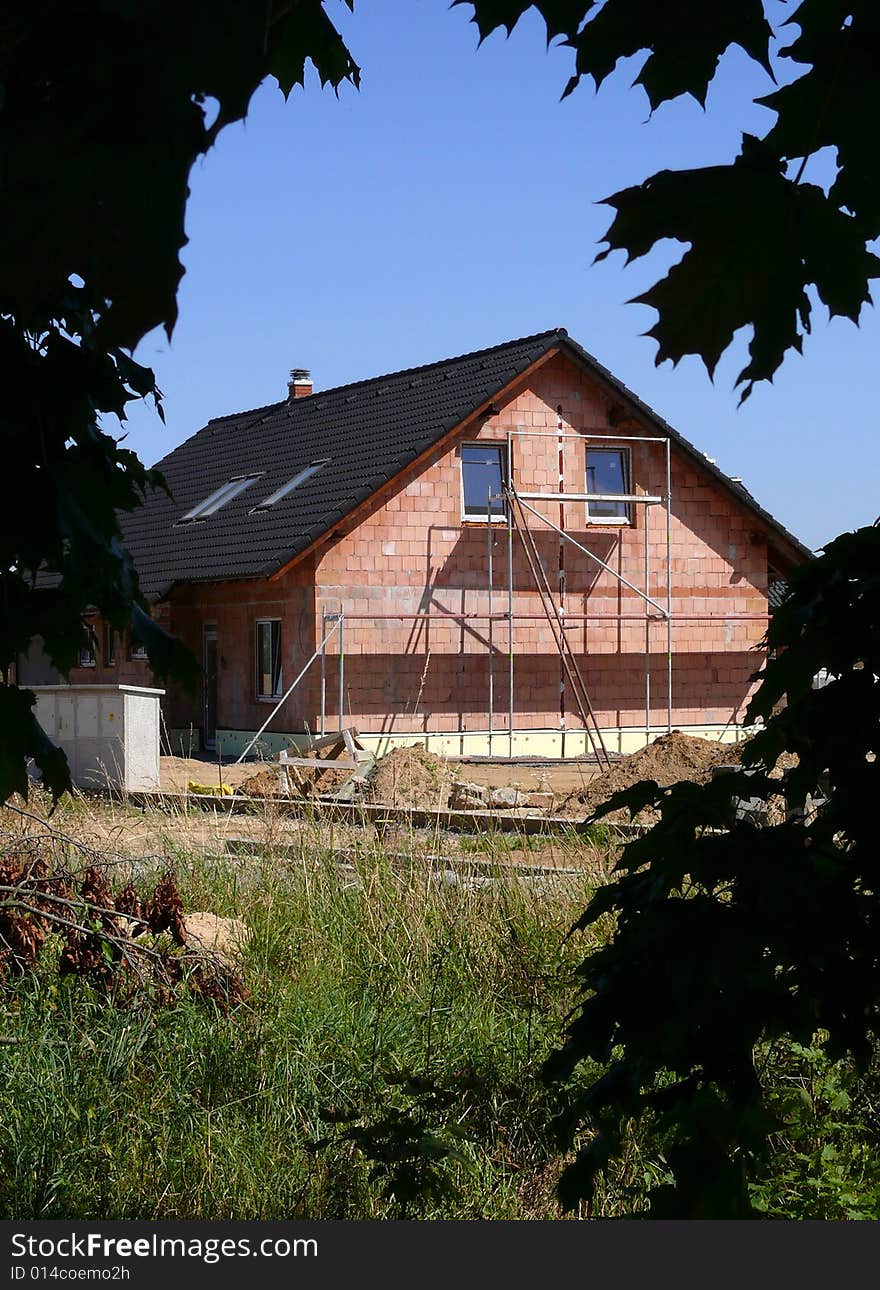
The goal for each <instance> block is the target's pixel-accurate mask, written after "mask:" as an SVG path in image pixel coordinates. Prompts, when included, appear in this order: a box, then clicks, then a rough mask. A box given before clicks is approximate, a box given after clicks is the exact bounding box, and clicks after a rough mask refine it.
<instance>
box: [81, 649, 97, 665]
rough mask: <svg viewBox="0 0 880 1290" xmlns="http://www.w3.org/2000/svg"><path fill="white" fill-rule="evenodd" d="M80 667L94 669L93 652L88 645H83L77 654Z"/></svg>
mask: <svg viewBox="0 0 880 1290" xmlns="http://www.w3.org/2000/svg"><path fill="white" fill-rule="evenodd" d="M79 665H80V667H95V665H96V664H95V652H94V650H93V649H92V647H91V646H90V645H84V646H83V647H82V649H81V650H80V652H79Z"/></svg>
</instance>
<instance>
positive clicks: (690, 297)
mask: <svg viewBox="0 0 880 1290" xmlns="http://www.w3.org/2000/svg"><path fill="white" fill-rule="evenodd" d="M607 201H608V205H610V206H613V207H614V208H615V210H616V212H617V214H616V215H615V218H614V220H613V222H612V224H611V227H610V228H609V230H608V233H607V234H606V240H607V242H608V247H607V249H606V250H604V251H602V252H600V254H599V255H598V256H597V259H599V260H601V259H604V258H605V256H607V255H609V254H610V253H611V252H612V251H616V250H623V251H625V252H626V253H627V258H628V259H629V260H632V259H637V258H639V257H640V256H642V255H645V254H647V252H648V251H649V250H651V249H652V248H653V247H654V246H655V245H656V244H657V243H658V242H660V241H662V240H663V239H664V238H674V239H675V240H676V241H679V242H688V243H690V248H689V249H688V250H687V251H686V252H685V254H684V256H683V257H682V259H681V260H680V261H679V263H678V264H676V265H674V266H673V267H672V268H671V269H670V270H669V272H668V273H667V275H666V277H665V278H663V279H661V281H660V282H658V283H657V284H655V285H654V286H653V287H650V288H649V289H648V290H647V291H646V292H644V293H643V294H642V295H640V296H639V297H638V298H637V300H638V303H640V304H646V305H650V306H651V307H652V308H654V309H656V310H657V312H658V314H659V318H658V321H657V322H656V323H655V324H654V326H653V327H652V328H650V330H649V331H648V333H647V334H648V335H649V336H653V337H654V339H655V340H656V341H657V343H658V351H657V358H656V361H657V363H661V362H663V361H664V360H665V359H671V360H672V362H673V363H678V362H679V360H680V359H682V358H683V357H684V356H685V355H686V354H698V355H700V357H701V358H702V359H703V361H704V363H705V364H706V367H707V369H708V371H709V373H710V375H711V374H712V373H713V372H714V370H715V367H716V364H717V363H718V360H719V358H720V357H721V355H722V354H723V353H724V351H725V349H726V348H727V347H728V345H729V344H730V343H731V341H732V340H733V337H734V335H735V334H736V332H737V331H738V330H739V329H740V328H741V327H747V326H750V325H751V326H752V327H753V338H752V341H751V344H750V346H749V353H750V362H749V363H748V364H747V365H746V367H745V368H743V370H742V371H741V372H740V374H739V377H738V378H737V380H738V382H739V383H741V384H743V385H744V390H743V395H742V397H743V398H747V397H748V395H749V394H750V393H751V390H752V388H753V386H754V383H755V382H756V381H759V380H768V379H770V378H771V377H772V376H773V374H774V372H775V371H776V370H777V368H778V367H779V365H780V363H781V362H782V360H783V358H784V356H785V354H786V352H787V351H788V350H790V349H795V350H798V351H800V348H801V343H802V336H803V334H804V333H805V332H807V331H809V328H810V313H811V306H810V300H809V296H808V294H807V288H808V287H809V286H810V285H811V284H815V285H816V288H817V290H818V293H819V296H820V298H821V299H822V301H823V302H824V303H825V304H826V305H827V306H828V308H829V311H830V312H831V313H832V314H843V315H844V316H846V317H848V318H851V319H852V320H853V321H857V320H858V317H859V314H860V312H861V308H862V306H863V305H864V304H866V303H869V302H870V300H871V296H870V292H869V289H868V282H869V280H870V279H872V278H875V277H877V276H880V259H878V258H877V256H875V255H874V254H873V253H872V252H870V251H868V249H867V248H866V246H865V241H864V237H863V236H862V235H861V233H860V232H859V229H858V227H857V225H856V224H855V221H854V220H852V219H851V218H850V217H848V216H847V215H845V214H843V213H842V212H841V211H839V210H838V209H837V208H836V206H835V205H834V204H833V203H832V202H831V201H829V199H828V198H827V197H826V196H825V194H824V193H823V192H822V190H821V189H820V188H817V187H815V186H814V185H812V184H795V183H793V182H792V181H791V180H790V179H787V178H786V177H785V176H784V175H783V173H782V169H781V166H780V164H779V162H778V161H777V160H776V158H775V157H774V155H773V153H772V152H771V151H770V150H769V149H767V148H766V147H765V146H764V145H763V144H762V143H760V142H759V141H758V140H756V139H752V138H750V137H749V136H746V137H745V139H744V142H743V150H742V152H741V154H740V156H739V157H738V158H737V160H736V162H735V163H734V165H732V166H710V167H706V168H704V169H702V170H684V171H662V172H661V173H660V174H658V175H655V176H654V177H653V179H649V180H647V181H646V182H645V183H644V184H641V185H639V186H638V187H636V188H628V189H625V190H623V191H622V192H619V193H616V194H615V195H614V196H613V197H610V198H608V199H607Z"/></svg>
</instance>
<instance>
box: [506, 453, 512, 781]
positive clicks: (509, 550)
mask: <svg viewBox="0 0 880 1290" xmlns="http://www.w3.org/2000/svg"><path fill="white" fill-rule="evenodd" d="M512 479H513V441H512V439H511V431H510V430H508V432H507V485H508V487H510V483H511V480H512ZM507 687H508V716H507V755H508V757H509V758H510V759H511V760H512V759H513V507H512V506H511V505H510V503H509V502H508V503H507Z"/></svg>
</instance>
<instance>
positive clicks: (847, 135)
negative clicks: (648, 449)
mask: <svg viewBox="0 0 880 1290" xmlns="http://www.w3.org/2000/svg"><path fill="white" fill-rule="evenodd" d="M456 3H459V4H463V3H471V6H472V8H473V9H474V11H475V13H474V21H475V22H476V23H477V26H478V29H479V32H480V36H481V38H485V37H486V36H487V35H489V33H490V32H491V31H493V30H495V29H496V28H497V27H504V28H506V30H507V31H508V32H509V31H511V30H512V29H513V27H514V26H515V25H516V23H517V22H518V21H519V19H520V18H521V17H522V15H523V13H524V12H525V10H526V9H529V8H535V9H537V10H538V11H539V12H540V13H541V14H542V16H543V17H544V19H545V22H546V25H547V38H548V41H550V40H553V39H561V40H562V42H563V43H564V44H565V45H567V46H569V47H570V48H571V49H573V50H574V52H575V72H574V75H573V76H572V77H571V79H570V81H569V82H568V84H567V86H566V87H565V94H570V93H571V92H572V91H573V90H574V89H575V88H576V87H577V85H578V84H579V83H580V81H581V80H582V79H583V78H584V77H590V78H592V79H593V81H594V82H595V84H596V86H597V87H598V86H599V85H601V84H602V82H603V81H604V80H605V79H606V78H607V77H608V76H610V75H611V73H612V72H613V71H614V69H615V68H616V67H617V65H618V63H620V62H621V60H623V59H626V58H629V57H632V56H633V55H637V54H640V53H642V54H644V55H645V56H644V59H643V62H642V65H641V68H640V70H639V72H638V74H637V76H636V79H635V84H636V85H639V86H641V88H642V89H643V90H644V91H645V93H646V94H647V96H648V101H649V103H650V106H651V110H652V111H653V110H655V109H656V108H658V107H660V106H661V105H662V104H663V103H666V102H668V101H669V100H671V99H674V98H677V97H679V96H681V95H683V94H691V95H692V96H693V97H694V98H695V99H696V100H697V101H698V102H699V103H701V104H703V105H705V103H706V97H707V93H708V89H709V86H710V84H711V81H712V79H713V77H714V76H715V73H716V70H717V67H718V63H719V60H720V59H721V57H722V56H723V55H724V54H725V53H726V52H727V50H728V49H730V48H731V47H732V46H736V47H738V48H739V49H740V50H741V51H742V52H743V53H744V54H745V55H747V56H748V58H750V59H751V60H752V61H753V62H754V63H756V64H757V65H758V66H759V67H760V68H762V69H763V70H764V71H765V72H766V73H767V74H768V76H769V77H772V78H774V79H776V78H777V76H778V78H779V79H785V78H788V77H791V76H794V77H796V79H793V80H792V81H791V83H790V84H786V85H782V86H781V87H780V88H778V89H776V90H775V91H773V92H772V93H770V94H767V95H766V96H764V97H762V98H759V99H758V100H757V101H758V102H759V103H761V104H763V105H764V106H766V107H767V108H770V109H771V110H772V111H773V112H775V113H776V121H775V123H774V124H773V125H772V127H771V128H770V129H769V130H768V132H767V134H766V135H765V136H764V138H763V139H761V140H757V139H754V138H751V137H750V136H748V135H744V137H743V143H742V149H741V152H740V155H739V156H738V157H737V158H736V159H735V160H734V161H733V162H730V163H729V164H726V165H717V166H707V167H702V168H699V169H694V170H664V171H661V172H660V173H659V174H656V175H653V176H651V177H650V178H648V179H646V180H644V182H643V183H641V184H637V185H635V186H634V187H631V188H627V189H624V190H623V191H621V192H618V193H614V194H613V195H612V196H610V197H608V198H607V199H606V201H607V204H608V205H609V206H611V207H612V208H613V210H614V211H615V216H614V219H613V221H612V223H611V226H610V228H609V229H608V232H607V234H606V237H605V241H606V243H607V245H606V247H605V249H604V250H602V251H601V252H600V254H599V257H598V258H599V259H603V258H604V257H605V256H607V255H609V254H610V253H611V252H612V251H623V252H624V253H625V254H626V256H627V258H628V259H630V260H635V259H638V258H640V257H641V256H643V255H646V254H647V253H648V252H649V251H650V250H652V248H653V247H655V246H656V245H657V244H658V243H659V242H662V241H663V240H664V239H665V238H673V239H674V240H675V241H677V242H679V243H683V244H686V246H687V249H686V250H685V252H684V255H683V256H682V258H681V260H680V261H679V263H678V264H676V265H674V266H673V267H672V268H671V269H670V270H669V272H668V273H667V274H666V275H665V276H664V277H663V278H662V279H661V280H660V281H658V282H657V283H655V284H654V285H653V286H652V287H651V288H649V290H648V291H646V292H645V293H644V294H643V295H641V296H639V297H638V298H637V299H638V302H639V303H641V304H646V305H650V306H652V307H653V308H654V309H656V310H657V314H658V318H657V322H656V323H655V324H654V326H653V327H652V328H651V329H650V331H649V333H648V334H649V335H650V336H652V337H653V338H654V339H655V340H656V341H657V345H658V349H657V362H658V363H660V362H662V361H663V360H664V359H671V360H672V362H673V363H677V362H678V361H679V360H680V359H681V358H683V357H684V356H685V355H688V354H695V355H699V357H700V358H702V359H703V361H704V363H705V364H706V367H707V368H708V370H709V372H710V374H711V373H713V372H714V370H715V366H716V364H717V362H718V359H719V358H720V356H721V354H722V353H724V351H725V350H726V349H727V348H728V346H729V345H730V344H731V342H732V341H733V339H734V336H735V334H736V333H737V331H739V330H740V329H741V328H744V327H751V328H752V333H753V334H752V341H751V344H750V348H749V361H748V362H747V363H746V365H745V367H744V368H743V369H742V371H741V372H740V373H739V376H738V377H737V384H738V385H739V386H740V387H741V397H742V398H743V399H745V398H747V397H748V396H749V394H750V393H751V391H752V389H753V388H754V385H755V383H756V382H757V381H764V380H770V379H772V377H773V375H774V373H775V372H776V371H777V370H778V368H779V365H780V364H781V362H782V361H783V359H784V357H785V355H786V354H787V353H789V352H790V351H791V350H797V351H798V352H800V350H801V347H802V344H803V338H804V336H805V334H807V333H808V332H809V330H810V323H811V313H812V306H811V296H812V294H813V293H815V295H816V296H818V298H819V300H820V301H821V302H822V304H824V305H825V306H826V307H827V309H828V311H829V313H830V314H831V315H832V316H833V315H835V314H840V315H842V316H844V317H846V318H850V319H852V320H853V321H854V322H857V321H858V319H859V316H860V314H861V310H862V307H863V306H864V305H865V304H868V303H870V302H871V296H870V291H869V283H870V281H871V280H872V279H874V278H877V277H878V276H880V259H878V258H877V256H876V255H874V253H873V252H872V251H871V249H870V248H869V246H868V243H870V242H871V241H872V240H873V239H875V238H877V237H878V236H880V177H878V172H877V168H876V166H875V165H874V164H873V157H872V142H873V139H874V137H875V134H876V127H877V125H878V123H880V88H878V84H877V79H876V76H875V75H874V67H875V65H876V61H877V56H878V52H880V11H878V9H877V6H876V5H875V4H872V3H871V2H870V0H802V3H801V4H799V5H798V6H797V7H796V9H795V10H794V11H793V12H792V13H791V15H790V17H788V18H787V19H786V21H785V22H784V23H782V25H781V28H780V30H779V31H778V32H776V33H774V31H773V28H772V27H771V24H770V22H769V21H768V17H767V14H766V12H765V6H764V4H762V3H761V0H728V2H727V3H725V4H723V5H707V4H704V3H702V2H701V0H670V2H669V3H667V4H663V5H658V4H655V3H652V0H605V3H596V2H593V0H591V2H590V3H584V0H581V3H579V4H572V3H566V2H565V0H537V3H535V4H534V5H528V4H523V3H520V2H519V0H484V2H482V3H481V2H480V0H456ZM793 27H796V28H798V29H799V34H798V35H797V36H796V37H795V36H794V33H793V31H792V28H793ZM774 35H777V36H778V37H779V39H780V41H781V42H782V43H781V46H780V47H779V48H778V49H776V50H775V52H773V46H772V38H773V36H774ZM786 41H788V42H789V43H785V42H786ZM826 148H827V149H833V151H834V155H835V163H834V171H835V174H834V178H833V182H832V183H831V184H830V187H829V189H828V191H827V192H826V190H825V188H824V187H822V186H820V185H819V184H817V183H807V182H805V178H804V171H805V168H806V166H807V163H808V162H809V160H810V158H813V157H815V156H816V155H817V154H818V153H819V152H820V151H822V150H823V149H826Z"/></svg>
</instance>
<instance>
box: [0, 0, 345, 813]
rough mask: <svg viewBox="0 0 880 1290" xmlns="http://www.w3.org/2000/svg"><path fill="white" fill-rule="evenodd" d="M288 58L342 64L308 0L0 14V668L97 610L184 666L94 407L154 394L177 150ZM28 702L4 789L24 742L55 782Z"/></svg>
mask: <svg viewBox="0 0 880 1290" xmlns="http://www.w3.org/2000/svg"><path fill="white" fill-rule="evenodd" d="M308 61H311V62H312V63H313V64H314V66H315V68H316V70H317V73H318V75H319V77H320V79H321V81H322V82H323V83H330V84H331V85H333V86H338V85H339V84H340V83H341V82H342V81H343V80H344V79H346V78H348V79H350V80H352V81H355V82H356V81H357V77H358V69H357V67H356V66H355V64H354V62H353V61H352V59H351V57H350V55H349V54H348V51H347V50H346V48H345V45H344V43H343V41H342V39H341V38H340V36H339V34H338V32H337V31H336V29H335V28H334V27H333V25H332V23H331V22H330V20H329V18H328V17H327V15H326V13H325V12H324V9H323V6H322V4H321V3H320V0H294V2H293V3H288V2H281V0H278V3H272V2H271V0H270V3H268V4H265V5H255V4H252V3H250V2H249V0H213V2H212V3H210V4H208V3H206V0H145V2H144V3H140V4H136V5H132V4H129V3H127V2H126V0H101V2H100V3H98V2H97V0H65V2H64V3H61V2H60V0H49V3H48V4H45V5H42V6H40V8H39V9H38V10H37V9H33V8H32V7H30V6H27V5H15V6H12V7H7V8H6V9H5V10H4V14H3V17H2V18H0V225H2V230H3V236H2V237H0V375H2V383H3V393H4V399H3V412H2V416H3V430H4V438H5V444H4V447H5V452H6V463H7V468H6V469H4V471H3V472H2V473H0V670H2V673H3V675H4V677H6V678H7V679H8V678H9V674H10V667H11V665H12V664H13V663H14V661H15V658H16V656H17V655H18V654H19V653H20V652H24V651H26V650H27V648H28V645H29V644H30V642H31V641H32V640H33V639H34V638H36V637H39V638H42V640H43V642H44V646H45V649H46V652H47V654H48V655H49V657H50V659H51V660H52V662H53V663H54V664H55V665H56V666H57V667H58V668H59V669H60V671H61V672H62V673H64V674H66V673H67V672H68V670H69V669H70V668H71V667H72V666H73V665H74V664H75V662H76V660H77V657H78V654H79V651H80V649H81V648H83V647H85V646H88V645H89V643H90V640H89V628H88V626H87V623H86V621H85V619H84V617H83V615H84V613H85V612H86V611H88V610H97V611H98V612H99V613H100V614H101V615H102V617H103V618H104V619H106V620H107V621H108V622H109V623H110V624H111V625H112V627H114V628H116V629H117V630H123V629H125V628H126V627H127V626H128V625H129V623H132V625H133V629H134V631H135V633H136V634H137V635H138V636H139V637H140V638H141V639H142V640H143V641H144V643H145V644H146V645H147V648H148V654H149V658H150V664H151V667H152V669H153V671H154V673H156V674H157V675H159V676H164V675H168V674H173V675H175V676H177V677H178V678H179V679H181V680H183V681H184V682H189V683H190V684H192V682H193V680H194V677H195V662H194V660H193V659H192V658H191V656H190V655H189V654H188V652H187V651H185V650H184V649H183V648H182V647H181V646H179V645H178V644H177V643H176V642H174V641H173V640H172V639H171V638H169V637H168V636H167V635H166V634H165V633H164V632H163V631H162V630H161V629H160V628H159V627H158V626H157V625H156V624H155V623H152V622H151V620H150V619H149V615H148V613H147V611H146V606H145V604H144V601H143V599H142V597H141V595H140V592H139V590H138V581H137V574H136V571H135V569H134V567H133V565H132V562H131V560H130V558H129V556H128V555H127V554H126V552H125V550H124V549H123V546H122V544H121V541H120V529H119V520H118V516H119V514H120V513H122V512H125V511H130V510H132V509H133V508H134V507H136V506H138V505H139V504H140V503H141V501H142V500H143V497H144V495H145V493H146V492H147V491H148V490H149V489H153V488H158V487H162V480H161V478H160V476H159V475H158V474H157V473H156V472H155V471H150V470H146V469H145V468H144V467H143V466H142V465H141V463H140V462H139V461H138V459H137V457H136V456H135V454H134V453H132V452H129V451H128V450H126V449H125V448H124V447H122V446H120V443H119V442H117V441H116V440H115V439H114V438H113V437H112V436H111V435H109V434H108V433H106V431H104V430H102V429H101V427H100V425H99V418H100V417H101V416H102V415H107V414H114V415H115V416H117V417H118V418H120V420H122V419H124V417H125V408H126V405H127V403H128V402H129V401H130V400H131V399H133V398H144V397H152V398H154V399H155V400H156V401H157V403H158V402H159V397H160V396H159V391H158V390H157V389H156V384H155V379H154V376H153V373H152V372H151V371H149V370H148V369H147V368H145V367H143V366H142V365H140V364H138V363H136V362H134V361H133V359H132V357H131V352H132V351H133V349H134V347H135V346H136V345H137V344H138V342H139V341H140V340H141V339H142V338H143V337H144V336H145V335H146V334H147V333H148V332H149V331H151V330H152V329H153V328H155V327H158V326H162V327H164V328H165V330H166V331H167V332H168V334H169V335H170V334H171V331H172V329H173V327H174V323H175V320H176V317H177V302H176V297H177V288H178V285H179V283H180V278H181V275H182V273H183V269H182V266H181V263H180V250H181V248H182V247H183V245H184V243H185V241H186V237H185V234H184V214H185V209H186V201H187V197H188V193H189V189H188V180H189V172H190V169H191V167H192V165H193V163H194V162H195V161H196V160H197V159H198V158H199V157H200V156H201V155H203V154H204V153H205V152H206V151H207V150H208V149H209V148H210V147H211V145H212V144H213V142H214V140H215V139H216V137H217V135H218V133H219V131H220V130H221V129H222V128H223V127H224V126H225V125H227V124H229V123H230V122H231V121H237V120H240V119H241V118H242V117H243V116H244V115H245V113H246V112H247V109H248V104H249V101H250V98H251V96H252V94H253V93H254V91H255V90H256V89H257V87H258V86H259V85H260V83H261V82H262V81H263V80H264V79H265V78H266V77H267V76H270V75H271V76H274V77H275V78H276V79H277V81H278V84H279V86H280V88H281V90H282V92H283V93H285V94H289V93H290V91H291V89H292V88H293V86H294V85H297V84H302V82H303V80H304V76H305V69H306V64H307V62H308ZM10 465H13V466H14V468H9V467H10ZM132 620H133V621H132ZM33 701H34V700H33V694H32V693H31V692H29V691H26V690H21V691H20V690H17V689H16V688H15V687H14V686H12V685H8V684H7V685H4V686H2V687H0V732H2V733H0V800H4V799H5V798H6V797H7V796H8V795H9V793H10V792H12V791H14V790H18V791H22V790H23V789H24V788H25V787H26V776H25V764H26V759H27V758H28V757H34V759H35V760H36V762H37V765H38V766H39V767H40V768H41V770H42V772H43V776H44V779H45V781H46V783H47V784H48V785H49V786H50V787H51V788H52V790H53V791H54V792H55V793H56V794H57V793H58V792H60V791H61V790H63V789H64V788H65V787H66V786H67V785H68V783H69V778H68V772H67V766H66V761H65V759H64V757H63V755H62V754H60V753H59V752H58V750H57V749H53V748H52V746H51V745H50V744H49V742H48V740H47V739H46V738H45V736H44V735H43V734H42V732H41V731H40V729H39V727H38V726H37V724H36V722H35V721H34V718H33V712H32V709H33Z"/></svg>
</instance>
